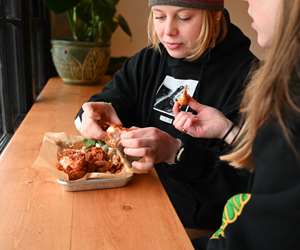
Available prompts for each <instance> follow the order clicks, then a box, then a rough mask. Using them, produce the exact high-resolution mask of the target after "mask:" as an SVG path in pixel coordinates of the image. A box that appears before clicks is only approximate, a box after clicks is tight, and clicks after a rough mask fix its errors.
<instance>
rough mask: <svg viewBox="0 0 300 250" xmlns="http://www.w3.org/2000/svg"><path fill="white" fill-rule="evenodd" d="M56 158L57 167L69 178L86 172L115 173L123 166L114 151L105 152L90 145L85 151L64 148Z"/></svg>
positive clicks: (74, 177) (83, 174) (78, 176)
mask: <svg viewBox="0 0 300 250" xmlns="http://www.w3.org/2000/svg"><path fill="white" fill-rule="evenodd" d="M57 159H58V163H57V168H58V169H59V170H61V171H64V172H65V173H66V174H68V177H69V180H77V179H80V178H82V177H84V176H85V174H86V173H88V172H100V173H104V172H111V173H117V172H119V171H121V169H122V167H123V162H122V160H121V158H120V156H119V155H117V154H116V153H115V151H112V152H110V153H109V154H107V153H106V152H105V151H104V150H103V149H102V148H98V147H91V148H89V149H88V150H87V151H86V152H85V151H83V150H80V149H73V148H64V149H62V150H60V151H59V152H58V153H57Z"/></svg>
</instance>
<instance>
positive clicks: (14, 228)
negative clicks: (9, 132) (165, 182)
mask: <svg viewBox="0 0 300 250" xmlns="http://www.w3.org/2000/svg"><path fill="white" fill-rule="evenodd" d="M99 89H100V87H99V86H71V85H65V84H63V83H62V81H61V80H60V79H59V78H53V79H50V81H49V82H48V83H47V85H46V87H45V89H44V90H43V91H42V93H41V96H40V97H39V98H38V100H37V102H36V103H35V104H34V105H33V107H32V109H31V110H30V112H29V113H28V115H27V116H26V118H25V119H24V121H23V122H22V124H21V126H20V127H19V129H18V130H17V131H16V133H15V135H14V136H13V138H12V139H11V141H10V143H9V144H8V146H7V147H6V149H5V150H4V151H3V153H2V155H1V157H0V185H1V186H0V214H1V219H0V249H3V250H11V249H20V250H29V249H35V250H47V249H51V250H56V249H61V250H67V249H72V250H75V249H78V250H110V249H117V250H123V249H137V250H147V249H151V250H158V249H162V250H168V249H170V250H176V249H179V250H183V249H193V247H192V244H191V242H190V240H189V238H188V236H187V235H186V233H185V231H184V228H183V226H182V224H181V222H180V221H179V219H178V217H177V215H176V213H175V211H174V208H173V207H172V205H171V203H170V201H169V199H168V197H167V195H166V193H165V191H164V189H163V187H162V185H161V183H160V181H159V179H158V177H157V176H156V174H155V173H154V172H152V173H151V174H149V175H137V176H134V179H133V180H132V181H131V182H130V183H129V185H128V186H126V187H123V188H117V189H109V190H97V191H86V192H76V193H72V192H66V191H64V190H63V188H62V187H61V186H59V185H58V184H57V183H56V180H55V178H54V177H53V176H52V175H51V174H50V173H48V172H45V171H41V170H37V169H34V168H32V167H31V166H32V164H33V162H34V160H35V159H36V157H37V155H38V152H39V147H40V145H41V142H42V138H43V135H44V133H45V132H48V131H52V132H62V131H64V132H67V133H69V134H75V133H76V130H75V128H74V125H73V119H74V116H75V115H76V113H77V111H78V110H79V108H80V106H81V104H82V103H83V102H84V101H85V100H87V99H88V97H89V96H91V95H92V94H93V93H96V92H98V91H99Z"/></svg>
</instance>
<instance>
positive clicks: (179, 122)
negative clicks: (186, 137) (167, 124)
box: [173, 111, 194, 133]
mask: <svg viewBox="0 0 300 250" xmlns="http://www.w3.org/2000/svg"><path fill="white" fill-rule="evenodd" d="M193 117H194V115H193V114H192V113H190V112H183V111H181V112H180V113H179V114H178V115H177V116H176V117H175V119H174V121H173V125H174V127H175V128H176V129H178V130H180V131H182V132H184V133H186V132H187V131H188V129H189V126H187V124H191V122H192V119H193ZM187 121H189V122H188V123H187Z"/></svg>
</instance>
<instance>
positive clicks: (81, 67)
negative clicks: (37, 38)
mask: <svg viewBox="0 0 300 250" xmlns="http://www.w3.org/2000/svg"><path fill="white" fill-rule="evenodd" d="M51 43H52V49H51V52H52V58H53V62H54V65H55V67H56V70H57V73H58V74H59V76H60V77H61V78H62V79H63V81H64V82H65V83H67V84H97V83H100V79H101V77H102V76H103V75H104V73H105V72H106V69H107V66H108V63H109V58H110V45H103V44H101V43H94V42H79V41H65V40H52V41H51Z"/></svg>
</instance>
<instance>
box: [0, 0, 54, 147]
mask: <svg viewBox="0 0 300 250" xmlns="http://www.w3.org/2000/svg"><path fill="white" fill-rule="evenodd" d="M53 72H54V71H53V66H52V63H51V58H50V29H49V17H48V12H47V9H46V6H45V4H44V1H40V0H26V1H19V0H0V151H2V150H3V148H4V146H5V145H6V143H7V142H8V141H9V139H10V137H11V136H12V135H13V133H14V131H15V130H16V129H17V127H18V126H19V124H20V123H21V121H22V120H23V118H24V117H25V115H26V113H27V112H28V110H29V109H30V107H31V106H32V104H33V102H34V100H35V99H36V97H37V95H38V94H39V92H40V91H41V89H42V88H43V86H44V84H45V83H46V81H47V79H48V78H49V77H50V75H52V74H53Z"/></svg>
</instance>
